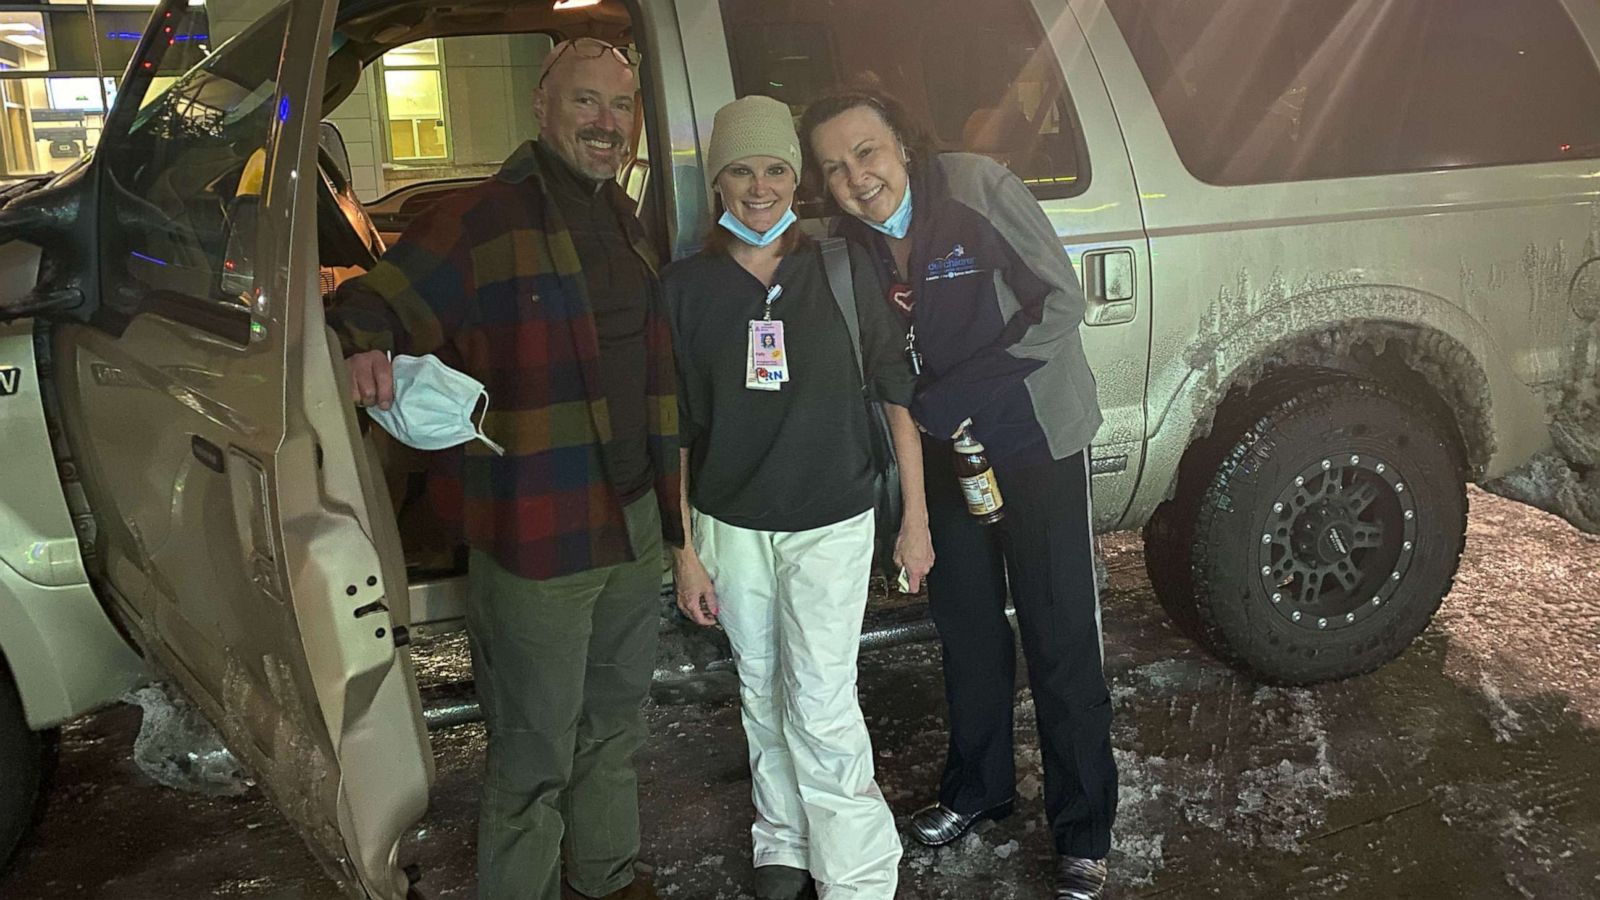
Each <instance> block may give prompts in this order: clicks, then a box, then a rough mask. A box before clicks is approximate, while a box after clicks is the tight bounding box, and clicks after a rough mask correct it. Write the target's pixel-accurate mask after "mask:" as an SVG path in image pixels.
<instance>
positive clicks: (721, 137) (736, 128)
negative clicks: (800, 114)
mask: <svg viewBox="0 0 1600 900" xmlns="http://www.w3.org/2000/svg"><path fill="white" fill-rule="evenodd" d="M746 156H772V157H776V158H778V159H781V160H783V161H784V162H786V163H788V164H789V166H790V167H791V168H793V169H794V177H795V181H799V180H800V138H799V137H798V136H796V135H795V132H794V117H793V116H791V115H790V114H789V106H788V104H786V103H784V102H782V101H780V100H774V99H772V98H771V97H763V96H761V95H759V94H752V95H750V96H749V97H740V98H739V99H738V100H735V101H733V102H732V103H729V104H728V105H727V106H724V107H723V108H721V109H719V110H717V116H716V119H715V120H714V121H713V122H712V123H711V147H710V149H709V150H708V151H707V153H706V173H707V175H708V176H709V177H710V179H711V180H712V181H716V180H717V176H718V175H721V174H722V170H723V169H725V168H727V167H728V163H731V162H733V161H734V160H736V159H744V158H745V157H746Z"/></svg>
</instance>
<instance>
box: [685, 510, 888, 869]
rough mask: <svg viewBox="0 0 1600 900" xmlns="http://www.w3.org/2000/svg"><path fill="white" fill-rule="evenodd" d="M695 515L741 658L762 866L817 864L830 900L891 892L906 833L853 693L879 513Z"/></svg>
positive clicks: (725, 622) (726, 626) (699, 543)
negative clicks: (813, 524) (886, 792)
mask: <svg viewBox="0 0 1600 900" xmlns="http://www.w3.org/2000/svg"><path fill="white" fill-rule="evenodd" d="M693 525H694V545H695V551H696V552H697V553H698V554H699V555H700V558H701V560H702V561H703V562H704V563H705V566H706V570H707V571H708V572H709V573H710V575H711V581H712V584H713V586H714V587H715V588H716V591H717V603H718V605H719V606H720V607H721V612H720V614H719V616H718V619H719V621H720V622H721V624H722V627H723V630H725V631H726V632H727V633H728V640H729V642H730V643H731V644H732V645H733V656H734V660H735V662H737V663H738V666H739V693H740V698H741V700H742V707H743V710H742V714H743V717H744V733H745V738H746V739H747V740H748V742H749V745H750V774H751V780H752V782H753V783H754V786H753V791H752V793H753V798H754V800H755V807H756V823H755V825H754V826H753V827H752V828H751V829H750V834H751V837H752V839H753V842H754V844H755V865H757V866H767V865H782V866H793V867H795V868H798V869H807V870H809V871H810V872H811V876H812V878H814V879H816V881H817V882H818V889H819V892H820V894H821V898H822V900H839V898H851V900H858V898H862V900H865V898H870V900H892V898H893V897H894V892H895V886H896V884H897V883H898V880H899V863H900V853H901V849H900V836H899V834H898V833H896V831H895V826H894V816H893V814H892V813H890V812H889V805H888V803H886V802H885V801H884V799H883V793H882V792H881V791H879V790H878V785H877V783H876V782H875V781H873V768H872V741H871V738H870V737H869V736H868V734H867V724H866V721H865V720H864V719H862V717H861V706H860V704H859V703H858V702H857V700H856V653H857V650H858V647H859V643H860V639H861V617H862V615H863V613H865V611H866V606H867V579H868V576H869V574H870V572H871V569H872V536H873V517H872V511H871V510H868V511H867V512H864V513H862V514H861V515H859V516H855V517H854V518H851V519H847V520H845V521H843V522H839V523H837V524H834V525H827V526H824V527H822V528H814V529H812V530H810V531H793V532H790V531H752V530H750V529H747V528H737V527H735V526H733V525H729V524H727V523H725V522H719V521H717V520H716V519H713V518H712V517H710V516H707V515H704V514H701V513H699V512H696V513H695V514H694V522H693Z"/></svg>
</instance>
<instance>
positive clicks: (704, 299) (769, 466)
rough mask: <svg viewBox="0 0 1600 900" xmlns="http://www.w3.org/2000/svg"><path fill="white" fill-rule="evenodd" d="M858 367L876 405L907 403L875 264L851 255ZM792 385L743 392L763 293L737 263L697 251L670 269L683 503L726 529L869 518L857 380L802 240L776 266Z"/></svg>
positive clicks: (665, 284) (900, 350)
mask: <svg viewBox="0 0 1600 900" xmlns="http://www.w3.org/2000/svg"><path fill="white" fill-rule="evenodd" d="M850 260H851V272H852V277H853V281H854V285H855V294H856V313H857V317H858V319H859V320H860V324H861V342H862V345H863V347H862V356H863V362H864V363H865V368H866V377H867V381H868V383H869V384H870V385H871V391H870V393H871V394H872V396H873V397H875V398H876V399H878V400H882V401H885V402H888V403H895V404H899V405H902V406H904V405H907V404H909V403H910V401H911V396H912V387H913V378H912V376H911V370H910V368H909V367H908V365H907V364H906V360H905V355H904V347H905V328H904V326H902V325H901V323H899V322H897V321H895V319H894V315H893V314H892V313H891V312H890V310H889V307H888V305H887V304H886V303H885V302H884V299H883V287H882V282H881V281H880V280H879V278H878V274H877V270H876V269H875V268H874V266H873V263H872V260H871V258H870V257H868V256H867V255H866V253H865V252H864V251H863V250H861V248H859V247H858V246H856V245H854V244H852V245H850ZM775 283H776V284H781V285H782V286H783V293H782V295H781V296H780V297H779V298H778V299H777V300H776V301H775V302H774V303H773V304H772V318H774V319H778V320H782V322H783V334H784V343H785V356H786V357H787V361H788V364H789V375H790V380H789V381H788V382H786V383H784V384H783V386H782V387H781V388H780V389H779V390H776V391H764V390H752V389H750V388H747V387H745V369H746V349H747V341H748V337H749V331H750V322H751V320H755V319H760V318H761V317H762V312H763V310H764V309H765V307H766V296H767V289H766V287H764V286H763V285H762V284H761V282H760V281H759V280H757V279H756V278H755V276H753V275H751V274H750V273H749V272H747V271H746V270H745V269H744V268H743V267H742V266H740V265H739V263H738V262H736V261H735V260H734V259H733V257H732V256H729V255H728V254H725V253H717V254H706V253H701V254H698V255H696V256H693V257H691V258H689V259H685V260H682V261H680V262H677V263H674V264H673V265H671V266H669V267H667V269H666V271H664V272H663V273H662V288H663V290H664V292H665V295H666V299H667V308H668V311H669V314H670V316H671V318H672V323H673V338H674V341H675V343H676V347H677V360H678V373H679V374H678V384H679V387H678V406H679V432H680V440H681V442H682V446H684V447H685V448H687V449H688V451H689V499H690V502H691V503H692V504H693V506H694V508H695V509H698V510H699V511H701V512H702V513H705V514H706V515H709V516H712V517H714V518H716V519H719V520H721V521H723V522H726V523H728V524H730V525H735V526H738V527H741V528H751V529H756V530H760V531H804V530H806V529H810V528H819V527H821V526H823V525H831V524H833V523H835V522H841V521H843V520H845V519H848V518H850V517H851V516H855V515H857V514H859V513H862V512H865V511H866V510H868V509H871V508H872V506H873V500H874V496H873V486H872V476H873V472H872V462H871V457H870V450H869V444H868V432H867V428H868V423H867V414H866V409H865V406H864V404H863V401H862V395H861V379H860V377H859V376H858V375H857V374H856V363H855V360H854V358H853V350H852V348H851V345H850V332H849V330H848V329H847V328H846V327H845V322H844V317H843V314H842V313H841V312H840V311H839V308H838V305H837V303H836V302H835V300H834V297H833V293H832V291H831V290H830V289H829V287H828V278H827V273H826V271H825V269H824V267H823V263H822V257H821V254H820V252H819V250H818V248H817V246H816V245H815V244H814V243H811V242H806V243H805V244H803V245H802V246H801V247H800V248H799V249H797V250H795V251H794V252H793V253H790V254H789V255H788V256H786V257H784V259H783V260H782V261H781V262H780V263H779V265H778V271H777V275H776V280H775Z"/></svg>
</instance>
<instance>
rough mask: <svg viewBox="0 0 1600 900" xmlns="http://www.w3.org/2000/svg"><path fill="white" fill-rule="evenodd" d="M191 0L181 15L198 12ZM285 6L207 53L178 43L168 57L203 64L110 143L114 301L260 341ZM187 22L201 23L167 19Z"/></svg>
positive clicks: (106, 226) (106, 253) (107, 185)
mask: <svg viewBox="0 0 1600 900" xmlns="http://www.w3.org/2000/svg"><path fill="white" fill-rule="evenodd" d="M196 10H203V7H189V8H188V10H186V11H181V12H178V13H175V14H174V16H175V18H182V17H184V16H192V15H194V14H195V11H196ZM287 14H288V10H287V7H280V8H279V9H278V10H277V11H275V12H273V13H270V14H268V15H267V16H266V17H265V18H263V19H262V20H261V21H259V22H257V23H256V25H254V26H253V27H252V28H251V29H250V30H248V31H246V32H244V33H243V34H241V35H239V36H238V37H235V38H234V39H232V40H230V41H228V42H227V43H226V44H224V45H222V46H221V47H219V48H218V49H217V50H216V51H215V52H213V53H210V54H209V55H208V54H206V53H205V52H204V51H203V50H201V49H200V48H199V47H198V46H196V45H194V44H193V43H178V42H173V43H171V45H170V46H169V47H168V48H166V50H165V55H170V54H172V53H181V54H186V55H188V56H189V57H190V58H191V59H192V61H193V62H194V65H192V66H191V67H189V68H188V69H187V71H185V72H184V74H182V75H181V76H179V77H178V78H177V79H176V80H175V81H173V82H172V83H171V84H170V85H169V86H168V87H166V89H165V90H162V91H160V93H159V94H156V95H155V96H153V97H145V98H141V100H142V103H141V108H140V109H139V111H138V112H137V114H136V115H135V117H134V119H133V123H132V125H131V126H130V128H129V130H128V131H127V133H125V134H121V135H117V136H115V137H114V138H113V137H108V138H107V139H106V143H105V144H104V145H103V151H104V152H105V158H104V160H103V166H104V171H105V181H104V182H103V183H102V188H101V190H102V194H101V206H102V208H101V215H100V250H101V264H102V266H104V267H105V268H104V277H103V279H102V280H103V283H104V285H105V288H104V290H105V291H106V292H107V293H108V296H107V297H106V298H105V300H106V302H107V304H108V305H109V306H111V307H112V308H114V309H124V310H126V309H130V308H139V309H149V308H160V309H163V310H166V311H168V312H172V313H174V314H177V315H179V316H186V317H187V318H186V321H192V322H193V323H194V324H196V325H199V326H200V327H204V328H207V329H208V330H211V331H213V332H216V333H218V334H221V335H223V336H226V337H229V338H231V339H234V340H236V341H240V342H241V343H242V342H245V341H248V340H249V327H250V320H249V317H248V316H247V315H240V313H243V312H246V311H247V310H248V307H249V305H250V304H251V302H252V300H253V296H252V279H251V277H250V269H249V266H248V262H247V256H246V254H248V253H249V251H251V250H253V249H254V227H255V217H256V214H257V208H258V204H259V201H260V194H261V191H262V188H263V186H264V185H263V181H264V178H265V175H266V172H267V170H268V164H269V162H270V160H269V159H268V148H267V137H268V131H269V130H270V128H271V123H272V120H273V118H274V116H284V117H286V116H287V114H288V110H286V109H280V108H278V102H277V101H276V100H275V96H276V93H277V83H276V78H277V67H278V60H279V57H280V50H281V45H282V40H283V34H284V28H285V23H286V19H287ZM167 27H171V28H173V29H174V30H186V29H188V28H190V23H187V22H182V21H175V22H174V24H173V25H171V26H167Z"/></svg>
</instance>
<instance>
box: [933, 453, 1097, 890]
mask: <svg viewBox="0 0 1600 900" xmlns="http://www.w3.org/2000/svg"><path fill="white" fill-rule="evenodd" d="M1087 459H1088V451H1087V450H1085V451H1083V452H1080V453H1078V454H1075V455H1073V456H1070V457H1068V458H1066V459H1061V460H1056V461H1054V462H1051V463H1047V464H1043V465H1033V466H1024V467H1010V468H1008V467H1006V466H1004V465H996V466H995V476H996V478H997V480H998V482H999V485H1000V493H1001V496H1002V497H1003V498H1004V500H1005V513H1006V516H1005V518H1004V519H1003V520H1001V521H1000V522H998V523H996V524H994V525H984V524H982V523H980V522H978V521H977V520H976V519H975V518H973V517H972V515H971V514H969V513H968V512H967V509H966V505H965V503H964V502H963V500H962V498H961V492H960V488H959V486H958V484H957V481H956V475H955V470H954V467H953V465H952V463H953V461H954V454H953V452H952V450H951V447H950V444H949V443H948V442H944V441H936V440H932V439H927V438H925V439H924V441H923V466H924V470H925V480H926V484H927V494H928V519H929V525H930V529H931V531H932V534H933V550H934V554H935V562H934V567H933V570H932V571H931V572H929V574H928V601H929V606H930V608H931V611H932V614H933V621H934V624H935V626H936V627H937V628H938V630H939V637H940V640H941V641H942V642H943V644H944V678H945V698H946V700H947V701H948V703H949V712H950V746H949V750H948V753H947V756H946V758H945V768H944V777H943V779H942V781H941V783H940V787H939V799H940V802H942V803H944V804H945V805H946V806H948V807H950V808H951V809H953V810H955V811H956V812H959V813H973V812H977V811H979V810H983V809H987V808H989V807H992V806H996V805H999V804H1001V803H1003V802H1005V801H1006V800H1007V799H1009V798H1011V797H1012V796H1013V795H1014V794H1015V791H1016V763H1015V757H1014V748H1013V746H1012V708H1013V704H1014V703H1015V684H1016V658H1017V657H1016V647H1015V644H1014V642H1013V638H1012V631H1011V625H1010V623H1009V622H1008V621H1007V620H1006V615H1005V605H1006V594H1007V583H1008V581H1009V584H1010V595H1011V601H1012V605H1013V606H1014V607H1015V608H1016V611H1017V629H1018V632H1019V633H1020V634H1021V636H1022V649H1023V653H1024V655H1025V658H1026V661H1027V669H1028V685H1029V688H1030V690H1031V691H1032V693H1033V702H1034V709H1035V711H1036V713H1037V718H1038V724H1039V743H1040V749H1041V751H1042V755H1043V757H1044V791H1045V813H1046V815H1047V817H1048V819H1049V822H1050V829H1051V832H1052V834H1053V835H1054V838H1055V844H1056V851H1057V852H1058V853H1062V854H1065V855H1070V856H1079V857H1085V858H1089V859H1102V858H1104V857H1105V856H1106V854H1107V853H1108V852H1110V849H1111V823H1112V819H1113V818H1114V817H1115V815H1116V808H1117V767H1116V762H1115V761H1114V760H1113V759H1112V755H1111V695H1110V693H1109V692H1108V691H1107V689H1106V681H1105V673H1104V670H1103V668H1102V661H1103V650H1102V644H1101V634H1100V600H1099V596H1098V593H1097V590H1096V586H1095V575H1094V532H1093V526H1092V522H1091V518H1090V508H1089V470H1088V465H1087Z"/></svg>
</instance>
